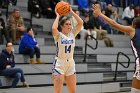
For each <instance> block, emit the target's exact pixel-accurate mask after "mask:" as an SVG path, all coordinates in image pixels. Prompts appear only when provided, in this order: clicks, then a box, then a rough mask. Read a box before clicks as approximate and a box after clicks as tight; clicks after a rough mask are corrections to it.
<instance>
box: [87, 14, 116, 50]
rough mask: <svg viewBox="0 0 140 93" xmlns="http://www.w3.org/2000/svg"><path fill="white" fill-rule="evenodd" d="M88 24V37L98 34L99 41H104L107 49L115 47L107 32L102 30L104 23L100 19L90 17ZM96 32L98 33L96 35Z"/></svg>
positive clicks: (94, 16)
mask: <svg viewBox="0 0 140 93" xmlns="http://www.w3.org/2000/svg"><path fill="white" fill-rule="evenodd" d="M87 24H88V33H87V34H88V35H93V37H95V36H94V34H96V37H97V39H99V40H104V42H105V44H106V46H107V47H113V46H114V45H113V41H112V40H111V39H110V38H109V37H108V36H107V32H106V30H103V29H102V26H101V24H102V22H101V21H100V19H99V18H98V16H96V15H93V16H92V17H90V19H89V21H88V22H87ZM95 32H96V33H95Z"/></svg>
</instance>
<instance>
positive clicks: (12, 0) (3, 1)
mask: <svg viewBox="0 0 140 93" xmlns="http://www.w3.org/2000/svg"><path fill="white" fill-rule="evenodd" d="M7 4H8V5H14V6H16V4H17V0H0V7H2V8H7Z"/></svg>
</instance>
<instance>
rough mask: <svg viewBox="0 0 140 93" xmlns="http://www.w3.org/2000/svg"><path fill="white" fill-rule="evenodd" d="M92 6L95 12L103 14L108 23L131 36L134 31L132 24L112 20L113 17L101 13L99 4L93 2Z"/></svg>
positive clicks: (99, 14)
mask: <svg viewBox="0 0 140 93" xmlns="http://www.w3.org/2000/svg"><path fill="white" fill-rule="evenodd" d="M92 7H93V12H94V14H96V15H98V16H101V17H102V18H103V19H104V20H105V21H106V22H107V23H108V24H110V25H111V26H112V27H114V28H116V29H117V30H118V31H121V32H127V33H128V34H129V35H130V37H131V35H132V33H133V32H134V28H133V27H132V26H124V25H120V24H118V23H117V22H115V21H114V20H112V19H111V18H108V17H107V16H105V15H104V14H102V13H101V10H100V5H99V4H93V5H92Z"/></svg>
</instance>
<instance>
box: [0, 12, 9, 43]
mask: <svg viewBox="0 0 140 93" xmlns="http://www.w3.org/2000/svg"><path fill="white" fill-rule="evenodd" d="M1 15H2V12H1V11H0V16H1ZM3 35H4V36H5V39H6V41H7V42H8V41H9V37H8V33H7V30H6V29H5V22H4V19H3V18H2V17H0V44H3V43H4V38H3Z"/></svg>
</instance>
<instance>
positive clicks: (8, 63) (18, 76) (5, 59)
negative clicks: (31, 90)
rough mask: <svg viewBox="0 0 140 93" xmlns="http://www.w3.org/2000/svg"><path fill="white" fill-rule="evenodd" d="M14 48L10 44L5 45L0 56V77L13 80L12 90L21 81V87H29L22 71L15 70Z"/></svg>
mask: <svg viewBox="0 0 140 93" xmlns="http://www.w3.org/2000/svg"><path fill="white" fill-rule="evenodd" d="M13 50H14V47H13V45H12V43H11V42H8V43H7V44H6V48H5V49H4V50H2V53H1V54H0V73H1V75H2V76H6V77H10V78H13V82H12V86H11V87H12V88H15V87H16V86H17V84H18V82H19V80H21V82H22V83H23V86H25V87H29V85H28V84H27V83H26V82H25V77H24V73H23V71H22V69H20V68H15V60H14V54H13Z"/></svg>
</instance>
